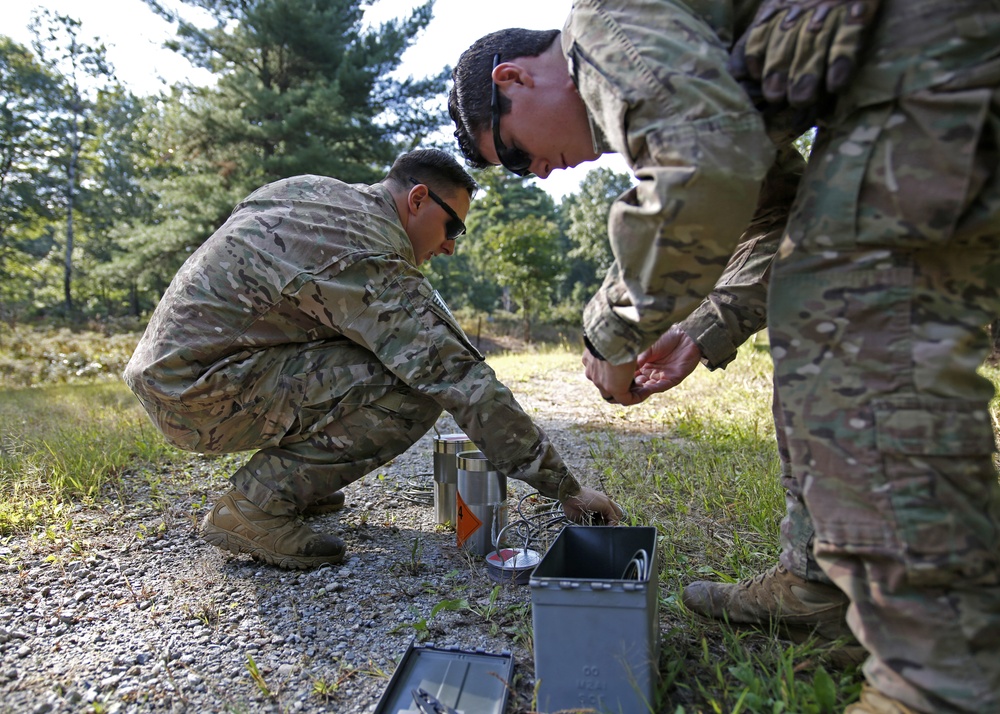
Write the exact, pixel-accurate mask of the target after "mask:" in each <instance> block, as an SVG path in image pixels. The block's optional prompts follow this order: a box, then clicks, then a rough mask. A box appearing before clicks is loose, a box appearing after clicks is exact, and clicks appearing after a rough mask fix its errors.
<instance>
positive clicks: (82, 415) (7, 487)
mask: <svg viewBox="0 0 1000 714" xmlns="http://www.w3.org/2000/svg"><path fill="white" fill-rule="evenodd" d="M0 394H2V398H0V534H7V533H11V532H14V531H23V530H25V529H28V528H31V527H32V526H34V525H36V524H37V523H39V522H44V521H45V519H46V518H48V517H52V516H55V515H56V514H57V506H58V505H59V504H60V503H62V502H65V501H66V500H68V499H72V498H82V499H91V498H93V497H94V496H96V495H97V494H98V492H99V491H100V490H101V489H102V488H104V487H105V486H107V485H109V484H112V483H113V482H114V481H115V480H116V479H117V478H118V476H119V475H120V474H121V473H122V471H123V470H125V469H127V468H129V467H130V466H134V465H135V464H136V463H137V462H144V463H149V462H154V461H157V460H160V459H163V458H166V457H167V456H168V455H171V454H176V453H177V452H176V450H174V449H173V448H171V447H170V446H169V445H167V443H166V442H165V441H164V440H163V438H162V437H161V436H160V434H159V432H158V431H157V430H156V429H155V428H153V426H152V424H151V423H150V422H149V420H148V418H147V417H146V415H145V413H144V412H143V411H142V409H141V407H140V406H139V405H138V403H137V402H136V400H135V398H134V397H133V396H132V394H131V392H129V390H128V389H127V388H126V387H125V385H123V384H121V383H120V382H103V383H97V384H87V385H65V386H53V387H42V388H35V389H19V390H7V391H3V392H2V393H0Z"/></svg>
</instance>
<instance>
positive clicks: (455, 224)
mask: <svg viewBox="0 0 1000 714" xmlns="http://www.w3.org/2000/svg"><path fill="white" fill-rule="evenodd" d="M409 178H410V183H412V184H413V185H414V186H423V187H424V188H426V189H427V195H428V196H430V197H431V200H432V201H434V203H436V204H437V205H439V206H441V208H443V209H444V212H445V213H447V214H448V215H449V216H450V217H449V219H448V222H447V223H445V224H444V234H445V235H446V236H447V237H448V240H455V239H456V238H458V237H459V236H460V235H463V234H464V233H465V223H464V222H463V221H462V219H461V218H459V217H458V214H457V213H455V211H454V209H453V208H452V207H451V206H449V205H448V204H447V203H445V202H444V199H442V198H441V197H440V196H438V195H437V194H436V193H434V192H433V191H431V187H430V186H428V185H427V184H425V183H421V182H420V181H417V180H416V179H415V178H413V177H412V176H410V177H409Z"/></svg>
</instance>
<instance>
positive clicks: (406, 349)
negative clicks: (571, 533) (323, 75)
mask: <svg viewBox="0 0 1000 714" xmlns="http://www.w3.org/2000/svg"><path fill="white" fill-rule="evenodd" d="M414 263H415V258H414V255H413V249H412V246H411V244H410V241H409V239H408V238H407V235H406V233H405V231H404V229H403V226H402V224H401V222H400V218H399V216H398V214H397V212H396V206H395V202H394V201H393V199H392V195H391V194H390V193H389V191H388V189H386V188H385V187H384V186H382V185H381V184H375V185H372V186H365V185H349V184H345V183H343V182H340V181H337V180H335V179H331V178H326V177H319V176H300V177H296V178H291V179H286V180H282V181H278V182H275V183H272V184H268V185H266V186H263V187H262V188H260V189H258V190H257V191H255V192H254V193H252V194H251V195H250V196H249V197H247V198H246V199H245V200H244V201H243V202H242V203H240V204H239V205H238V206H237V207H236V208H235V209H234V211H233V213H232V216H231V217H230V218H229V220H228V221H227V222H226V223H225V224H224V225H223V226H222V227H221V228H220V229H219V230H218V231H216V232H215V234H214V235H212V236H211V237H210V238H209V239H208V240H207V241H206V242H205V243H204V244H203V245H202V246H201V247H199V248H198V250H197V251H195V253H194V254H192V255H191V257H190V258H189V259H188V260H187V262H185V264H184V265H183V266H182V267H181V269H180V271H178V273H177V275H176V277H175V278H174V280H173V282H172V283H171V285H170V287H169V288H168V289H167V291H166V293H165V294H164V296H163V298H162V300H161V301H160V304H159V305H158V307H157V308H156V310H155V312H154V313H153V316H152V318H151V319H150V322H149V325H148V327H147V329H146V332H145V334H144V335H143V337H142V339H141V340H140V342H139V344H138V346H137V348H136V351H135V353H134V354H133V356H132V358H131V360H130V361H129V364H128V366H127V367H126V371H125V375H124V377H125V380H126V382H127V383H128V384H129V386H130V387H131V388H132V390H133V391H134V392H136V394H137V395H139V397H140V399H142V400H143V401H145V402H152V403H154V404H156V405H158V406H160V407H162V408H165V409H169V410H174V411H176V412H180V413H185V412H189V413H197V412H199V411H203V410H212V409H214V408H215V407H217V406H219V405H221V404H225V403H228V402H231V401H233V400H234V399H236V397H237V395H238V393H239V392H240V391H241V390H243V389H245V388H246V384H247V380H248V379H252V376H253V374H254V370H260V369H261V363H262V362H263V363H265V364H266V363H267V361H268V360H269V359H273V357H272V354H274V353H276V352H278V350H274V349H273V348H276V347H284V346H287V345H289V344H295V343H303V344H305V343H316V342H318V341H320V342H323V343H324V344H329V346H330V348H331V349H336V346H337V344H338V342H350V343H354V344H357V345H361V346H362V347H364V348H366V349H368V350H370V351H371V353H372V360H378V361H379V362H381V363H382V364H384V365H385V366H386V368H387V369H389V370H390V371H391V372H392V373H393V374H394V375H395V376H396V377H398V378H399V380H400V381H401V382H402V383H405V384H406V385H408V386H409V387H411V388H412V389H414V390H416V391H417V392H419V393H421V394H423V395H425V396H427V397H429V398H430V399H433V400H434V401H435V402H436V403H437V404H439V405H440V406H441V407H442V408H443V409H445V410H447V411H448V412H450V413H451V414H452V415H453V416H454V417H455V420H456V422H457V423H458V424H459V426H460V427H461V428H462V429H463V430H464V431H465V433H466V434H467V435H468V436H469V438H471V439H472V440H473V441H474V442H475V443H476V444H477V445H478V446H479V448H480V449H481V450H482V451H483V453H484V454H485V455H486V457H487V458H488V459H489V460H490V462H491V464H492V465H493V466H495V467H496V468H497V469H498V470H500V471H502V472H504V473H506V474H508V475H510V476H512V477H514V478H519V479H521V480H524V481H526V482H528V483H529V484H531V485H532V486H533V487H535V488H537V489H538V490H539V491H540V492H541V493H543V494H545V495H550V496H558V497H560V498H565V497H567V496H569V495H573V494H575V493H577V492H578V491H579V485H578V483H577V482H576V480H575V479H574V478H573V476H572V475H570V473H569V470H568V468H567V466H566V465H565V464H564V463H563V461H562V459H561V458H560V457H559V456H558V454H557V453H556V452H555V450H554V448H553V447H552V445H551V443H550V441H549V440H548V438H547V436H546V435H545V434H544V433H543V432H542V431H541V429H539V428H538V427H537V426H536V425H535V424H534V423H533V422H532V420H531V419H530V418H529V417H528V416H527V415H526V414H525V413H524V411H523V410H522V409H521V407H520V406H519V405H518V404H517V402H516V400H515V399H514V397H513V395H512V394H511V392H510V390H508V389H507V388H506V387H505V386H504V385H503V384H501V383H500V381H499V380H498V379H497V377H496V374H495V373H494V372H493V370H492V369H491V368H490V367H489V366H488V365H487V364H486V363H485V361H484V360H483V357H482V355H480V354H479V352H478V351H477V350H476V349H475V347H473V346H472V344H471V343H470V342H469V340H468V338H467V337H466V336H465V334H464V332H463V331H462V329H461V327H459V325H458V324H457V323H456V322H455V320H454V318H453V317H452V316H451V314H450V312H448V310H447V308H446V307H445V306H444V303H443V302H440V298H436V294H435V292H434V290H433V288H432V287H431V285H430V284H429V283H428V282H427V280H426V278H425V277H424V276H423V274H422V273H421V272H420V271H419V270H417V268H416V267H415V265H414Z"/></svg>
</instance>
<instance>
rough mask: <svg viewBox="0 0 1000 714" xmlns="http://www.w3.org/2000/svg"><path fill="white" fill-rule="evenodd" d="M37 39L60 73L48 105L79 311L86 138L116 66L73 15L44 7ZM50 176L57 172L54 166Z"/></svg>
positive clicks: (66, 281)
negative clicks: (77, 258) (77, 265)
mask: <svg viewBox="0 0 1000 714" xmlns="http://www.w3.org/2000/svg"><path fill="white" fill-rule="evenodd" d="M30 29H31V30H32V32H33V33H34V34H35V38H36V39H35V41H34V43H33V45H34V49H35V52H36V53H37V55H38V57H39V59H40V60H41V62H42V64H43V65H45V67H46V68H47V69H48V70H49V72H50V73H51V75H52V76H54V77H58V80H59V81H58V82H57V83H56V85H55V92H54V93H53V99H54V101H53V102H52V103H51V104H50V105H49V106H48V107H47V109H48V122H49V126H48V131H49V132H50V135H51V136H52V137H53V139H54V141H53V143H52V146H53V149H52V153H51V158H52V161H53V166H52V168H56V169H58V170H59V171H60V174H61V176H60V178H61V180H60V185H61V189H60V191H59V192H58V194H55V195H54V198H56V201H57V203H58V204H59V205H60V207H61V209H62V211H63V213H64V215H65V220H66V224H65V244H64V251H63V298H64V304H65V309H66V312H67V313H71V312H72V311H73V292H72V279H73V255H74V243H75V240H76V235H75V233H74V218H75V213H76V211H77V208H78V206H77V203H78V201H79V200H80V199H81V198H83V199H84V200H87V197H86V196H81V195H80V194H81V186H82V185H83V180H82V179H83V176H82V174H84V173H87V172H89V171H90V170H91V169H90V167H87V166H84V165H83V163H84V162H86V161H88V159H89V157H86V156H83V155H82V151H83V148H84V144H85V142H87V141H88V139H92V138H93V137H94V130H95V126H96V124H95V122H94V119H93V116H92V115H93V113H94V107H95V103H96V98H95V97H96V94H97V93H98V92H99V91H101V90H103V89H106V88H108V87H110V86H111V84H112V79H113V71H112V70H111V68H110V66H109V65H108V63H107V61H106V59H105V49H104V46H103V45H100V44H98V45H88V44H86V43H84V42H81V41H80V38H79V32H80V22H79V20H75V19H73V18H71V17H69V16H67V15H61V14H58V13H52V12H51V11H49V10H44V11H42V13H40V14H39V15H36V16H35V17H34V19H33V20H32V23H31V25H30ZM49 177H50V178H53V177H54V174H53V173H52V172H51V171H50V173H49Z"/></svg>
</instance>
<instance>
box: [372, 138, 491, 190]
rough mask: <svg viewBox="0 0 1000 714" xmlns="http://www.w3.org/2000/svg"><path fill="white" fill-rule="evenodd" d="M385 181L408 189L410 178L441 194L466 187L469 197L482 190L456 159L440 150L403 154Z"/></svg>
mask: <svg viewBox="0 0 1000 714" xmlns="http://www.w3.org/2000/svg"><path fill="white" fill-rule="evenodd" d="M385 178H386V179H387V180H391V181H394V182H395V183H396V184H398V185H399V186H403V187H409V185H410V179H411V178H412V179H416V180H417V181H418V182H420V183H422V184H426V185H427V186H428V187H430V189H431V190H432V191H437V192H439V193H451V192H452V191H453V190H455V189H456V188H464V189H465V190H466V191H467V192H468V193H469V197H470V198H471V197H472V196H475V195H476V190H477V189H478V188H479V185H478V184H477V183H476V181H475V179H473V178H472V177H471V176H470V175H469V174H468V172H466V170H465V169H464V168H462V165H461V164H459V163H458V161H456V160H455V157H453V156H452V155H451V154H449V153H447V152H446V151H441V150H440V149H415V150H413V151H408V152H407V153H405V154H400V155H399V156H398V157H397V158H396V160H395V161H394V162H393V164H392V168H391V169H389V173H388V174H386V177H385Z"/></svg>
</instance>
